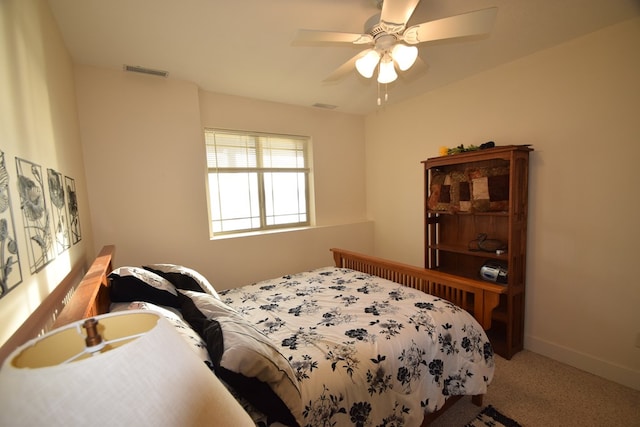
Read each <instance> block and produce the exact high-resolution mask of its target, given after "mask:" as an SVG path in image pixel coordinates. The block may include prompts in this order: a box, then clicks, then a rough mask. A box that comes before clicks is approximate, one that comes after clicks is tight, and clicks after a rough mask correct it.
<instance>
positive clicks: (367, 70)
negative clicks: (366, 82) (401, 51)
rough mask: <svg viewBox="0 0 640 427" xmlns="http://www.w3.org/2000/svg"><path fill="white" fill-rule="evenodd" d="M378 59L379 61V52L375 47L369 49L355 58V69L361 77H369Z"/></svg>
mask: <svg viewBox="0 0 640 427" xmlns="http://www.w3.org/2000/svg"><path fill="white" fill-rule="evenodd" d="M378 61H380V54H379V53H378V51H376V50H375V49H369V51H368V52H367V53H366V54H365V55H364V56H362V57H360V58H359V59H358V60H356V69H357V70H358V72H359V73H360V74H361V75H362V77H366V78H367V79H369V78H371V77H372V76H373V72H374V71H375V69H376V65H378Z"/></svg>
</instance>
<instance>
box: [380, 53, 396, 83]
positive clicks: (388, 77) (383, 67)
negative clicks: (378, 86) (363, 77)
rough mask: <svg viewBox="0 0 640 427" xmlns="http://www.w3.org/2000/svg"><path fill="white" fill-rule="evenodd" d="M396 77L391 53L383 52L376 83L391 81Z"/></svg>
mask: <svg viewBox="0 0 640 427" xmlns="http://www.w3.org/2000/svg"><path fill="white" fill-rule="evenodd" d="M397 78H398V74H397V73H396V70H395V67H394V66H393V60H392V59H391V55H389V54H388V53H385V54H384V56H383V57H382V59H381V60H380V70H379V71H378V83H382V84H386V83H391V82H392V81H394V80H395V79H397Z"/></svg>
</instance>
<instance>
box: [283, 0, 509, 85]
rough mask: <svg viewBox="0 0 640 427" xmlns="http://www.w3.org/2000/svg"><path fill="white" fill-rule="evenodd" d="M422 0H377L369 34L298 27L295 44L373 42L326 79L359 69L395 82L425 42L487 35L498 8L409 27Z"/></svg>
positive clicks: (369, 74) (382, 81) (367, 28)
mask: <svg viewBox="0 0 640 427" xmlns="http://www.w3.org/2000/svg"><path fill="white" fill-rule="evenodd" d="M419 1H420V0H384V1H383V0H375V2H376V5H377V7H378V8H380V9H381V12H380V14H376V15H374V16H372V17H371V18H370V19H369V20H368V21H367V23H366V24H365V33H364V34H357V33H341V32H331V31H317V30H298V35H297V37H296V39H295V41H294V44H326V43H332V44H333V43H338V44H343V45H349V44H352V45H369V46H371V47H370V48H367V49H365V50H363V51H362V52H360V53H359V54H357V55H356V56H354V57H353V58H351V59H350V60H349V61H347V62H346V63H345V64H343V65H342V66H340V67H339V68H338V69H337V70H336V71H334V72H333V73H332V74H331V75H330V76H329V77H327V78H326V79H325V81H335V80H339V79H340V78H342V77H343V76H344V75H345V74H346V73H348V72H350V71H351V70H352V69H353V67H354V65H355V68H356V70H358V72H359V73H360V74H361V75H362V76H363V77H366V78H371V77H372V76H373V74H374V72H375V71H376V68H377V69H378V77H377V80H378V82H379V83H383V84H384V83H391V82H393V81H394V80H396V79H397V78H398V74H397V73H396V70H395V68H396V66H397V67H398V69H399V70H400V71H406V70H408V69H409V68H411V66H412V65H413V64H414V63H415V62H416V60H417V57H418V48H417V47H416V46H414V45H416V44H418V43H422V42H428V41H434V40H443V39H449V38H455V37H465V36H473V35H480V34H486V33H488V32H490V31H491V28H492V27H493V22H494V21H495V17H496V14H497V12H498V8H497V7H492V8H488V9H482V10H478V11H474V12H468V13H463V14H461V15H455V16H450V17H448V18H443V19H437V20H435V21H429V22H424V23H422V24H417V25H412V26H410V27H409V28H406V26H407V21H409V18H410V17H411V15H412V14H413V12H414V10H415V8H416V6H417V5H418V3H419Z"/></svg>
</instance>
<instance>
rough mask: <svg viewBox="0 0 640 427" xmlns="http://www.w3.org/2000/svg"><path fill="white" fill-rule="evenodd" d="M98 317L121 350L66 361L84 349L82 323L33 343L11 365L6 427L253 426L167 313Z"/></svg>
mask: <svg viewBox="0 0 640 427" xmlns="http://www.w3.org/2000/svg"><path fill="white" fill-rule="evenodd" d="M95 319H97V320H98V321H99V326H98V331H99V332H100V334H101V335H102V336H103V338H104V340H105V341H113V340H115V341H117V342H118V344H117V345H116V344H114V345H112V344H111V343H109V342H107V344H106V346H105V347H104V348H103V350H102V351H101V352H97V353H95V354H93V355H91V353H89V354H84V353H83V355H82V356H81V357H80V358H76V359H75V360H73V361H71V362H68V363H64V362H65V361H66V360H68V359H69V355H71V357H73V356H74V354H76V353H77V350H78V349H79V350H80V351H81V353H82V352H83V350H84V349H83V347H84V339H85V336H84V333H83V332H84V331H83V330H82V329H81V328H80V325H81V323H82V322H77V323H74V324H71V325H69V326H65V327H63V328H60V329H57V330H55V331H52V332H50V333H48V334H46V335H44V336H42V337H39V338H36V339H34V340H32V341H29V342H28V343H26V344H25V345H23V346H21V347H19V348H18V349H16V350H15V351H14V352H13V353H12V354H11V355H10V356H9V357H8V358H7V359H6V360H5V362H4V364H3V366H2V369H0V425H7V426H8V425H10V426H40V425H42V426H44V425H46V426H71V427H75V426H87V425H91V426H118V425H120V426H127V425H140V426H165V427H174V426H175V427H178V426H200V425H209V424H210V425H213V424H215V425H220V426H233V427H237V426H244V425H252V424H253V423H252V421H251V418H250V417H249V415H248V414H247V413H246V412H245V411H244V410H243V409H242V407H241V406H240V405H239V404H238V402H237V401H236V400H235V399H234V398H233V396H231V394H230V393H229V392H228V391H227V389H226V388H225V387H224V385H222V383H221V382H220V381H219V380H218V379H217V377H216V376H215V375H214V374H213V373H212V372H211V371H209V369H208V368H207V367H206V366H205V364H204V363H203V362H202V361H201V360H200V358H199V357H198V356H197V355H196V354H195V353H194V352H193V351H192V350H191V349H190V348H189V346H188V344H187V343H186V342H185V341H184V339H183V338H182V337H181V336H180V335H179V334H178V333H177V332H176V331H175V329H174V327H173V326H172V325H171V324H169V322H168V321H167V320H165V319H164V318H163V317H162V316H160V315H159V314H156V313H153V312H149V311H135V310H132V311H126V312H118V313H113V314H107V315H102V316H96V317H95ZM121 338H124V340H123V341H119V340H120V339H121ZM56 348H58V349H59V350H60V351H55V349H56ZM50 351H51V352H50Z"/></svg>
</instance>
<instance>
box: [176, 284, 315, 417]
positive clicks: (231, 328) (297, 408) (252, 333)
mask: <svg viewBox="0 0 640 427" xmlns="http://www.w3.org/2000/svg"><path fill="white" fill-rule="evenodd" d="M178 292H180V293H182V294H184V295H186V296H188V297H189V298H191V300H192V301H193V303H194V304H195V306H196V307H197V309H198V310H199V311H200V312H201V313H202V314H203V315H204V316H205V317H206V318H207V319H213V320H216V321H217V322H218V323H219V324H220V327H221V328H222V336H223V344H224V350H223V352H222V358H221V360H220V366H222V367H223V368H225V369H228V370H229V371H232V372H236V373H239V374H242V375H244V376H245V377H249V378H257V379H259V380H260V381H262V382H264V383H266V384H268V385H269V387H270V388H271V390H273V392H274V393H275V394H276V395H277V396H278V397H279V398H280V399H281V400H282V401H283V402H284V404H285V405H286V406H287V407H288V408H289V410H290V411H291V414H292V415H293V416H294V417H295V418H296V419H301V415H302V400H301V392H300V386H299V383H298V380H297V379H296V376H295V373H294V371H293V368H292V367H291V364H290V363H289V360H288V359H287V358H286V357H285V356H284V355H283V354H282V353H280V351H279V350H278V347H277V346H276V345H274V343H273V342H272V341H271V340H270V339H269V338H268V337H267V336H266V335H264V334H263V333H262V332H260V331H259V330H258V329H256V328H255V327H254V326H253V325H252V324H251V323H249V322H248V321H247V320H245V319H244V318H243V317H242V315H241V314H240V313H238V312H237V311H236V310H234V309H233V308H231V307H229V306H228V305H227V304H225V303H224V302H222V301H220V300H219V299H216V298H212V297H211V296H210V295H207V294H204V293H201V292H193V291H184V290H181V289H180V290H178ZM185 316H186V314H185ZM205 340H206V337H205Z"/></svg>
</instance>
